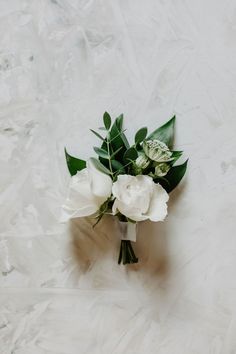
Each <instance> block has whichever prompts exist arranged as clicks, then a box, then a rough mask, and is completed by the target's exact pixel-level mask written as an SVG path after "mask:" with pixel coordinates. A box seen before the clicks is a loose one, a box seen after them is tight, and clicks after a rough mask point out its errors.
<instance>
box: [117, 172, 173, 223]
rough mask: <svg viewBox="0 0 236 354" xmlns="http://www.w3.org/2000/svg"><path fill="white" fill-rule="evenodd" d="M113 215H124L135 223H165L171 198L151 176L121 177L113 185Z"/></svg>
mask: <svg viewBox="0 0 236 354" xmlns="http://www.w3.org/2000/svg"><path fill="white" fill-rule="evenodd" d="M112 193H113V195H114V197H115V198H116V199H115V202H114V204H113V214H116V213H117V212H120V213H122V214H123V215H125V216H127V217H128V218H130V219H132V220H134V221H142V220H147V219H150V220H152V221H163V220H164V219H165V217H166V215H167V204H166V203H167V201H168V199H169V196H168V194H167V192H166V191H165V189H164V188H162V186H161V185H160V184H156V183H154V182H153V180H152V178H151V177H149V176H144V175H139V176H131V175H120V176H118V179H117V181H116V182H115V183H114V184H113V187H112Z"/></svg>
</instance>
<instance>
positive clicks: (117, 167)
mask: <svg viewBox="0 0 236 354" xmlns="http://www.w3.org/2000/svg"><path fill="white" fill-rule="evenodd" d="M111 164H112V167H113V168H114V169H115V170H116V171H117V170H121V171H123V170H124V166H123V165H122V164H121V163H120V162H119V161H117V160H112V161H111Z"/></svg>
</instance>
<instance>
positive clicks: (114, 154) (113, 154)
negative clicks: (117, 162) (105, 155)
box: [111, 146, 122, 159]
mask: <svg viewBox="0 0 236 354" xmlns="http://www.w3.org/2000/svg"><path fill="white" fill-rule="evenodd" d="M121 149H122V146H121V147H120V148H119V149H117V150H116V151H114V152H113V153H112V155H111V159H112V158H113V157H114V156H116V155H117V154H118V152H119V151H120V150H121Z"/></svg>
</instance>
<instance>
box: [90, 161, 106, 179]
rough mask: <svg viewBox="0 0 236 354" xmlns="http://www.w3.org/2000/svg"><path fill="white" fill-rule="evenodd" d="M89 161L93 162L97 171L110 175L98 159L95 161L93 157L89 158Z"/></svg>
mask: <svg viewBox="0 0 236 354" xmlns="http://www.w3.org/2000/svg"><path fill="white" fill-rule="evenodd" d="M90 159H91V160H92V161H93V164H94V166H95V167H96V168H97V170H98V171H100V172H103V173H106V174H107V175H110V174H111V171H110V170H108V168H106V167H105V166H104V165H103V164H102V163H101V162H100V161H99V160H98V159H96V158H95V157H90Z"/></svg>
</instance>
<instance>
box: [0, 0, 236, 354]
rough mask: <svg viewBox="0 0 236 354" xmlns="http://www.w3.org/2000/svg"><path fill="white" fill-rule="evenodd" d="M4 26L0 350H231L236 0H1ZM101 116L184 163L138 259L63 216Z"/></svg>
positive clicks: (235, 319) (103, 230) (146, 231)
mask: <svg viewBox="0 0 236 354" xmlns="http://www.w3.org/2000/svg"><path fill="white" fill-rule="evenodd" d="M0 34H1V35H0V163H1V169H0V191H1V197H0V221H1V222H0V271H1V272H0V354H82V353H85V354H87V353H89V354H93V353H94V354H110V353H116V354H121V353H128V354H132V353H135V354H146V353H148V354H157V353H158V354H234V353H236V336H235V333H236V235H235V211H236V199H235V192H236V183H235V182H236V175H235V170H236V153H235V151H236V138H235V136H236V86H235V82H236V1H234V0H226V1H221V0H198V1H194V0H189V1H186V0H179V1H176V0H172V1H170V0H166V1H164V0H146V1H141V0H138V1H131V0H127V1H124V0H120V1H118V0H113V1H108V0H107V1H106V0H87V1H85V0H51V1H50V0H11V1H7V0H0ZM105 110H108V111H109V112H111V114H112V116H113V117H115V116H116V115H118V114H120V113H121V112H123V113H124V114H125V118H126V128H127V134H128V136H129V137H131V136H132V135H133V133H134V131H135V130H136V129H137V128H138V127H139V126H143V125H148V126H149V127H150V130H151V129H153V128H155V127H156V126H157V125H159V124H161V123H162V122H164V121H166V120H167V119H168V118H170V117H171V116H172V114H173V113H175V114H176V115H177V129H176V148H177V149H184V150H185V156H186V157H190V163H189V170H188V174H187V177H186V179H185V181H184V182H183V183H181V185H180V186H179V187H178V189H177V190H176V191H174V192H173V193H172V195H171V200H170V203H169V216H168V219H167V220H166V222H165V223H158V224H151V223H148V222H147V223H143V224H142V225H141V228H140V232H139V235H138V240H137V243H136V245H135V246H136V248H135V249H136V252H137V254H138V255H139V257H140V264H139V265H137V266H136V267H133V268H132V267H131V268H129V267H127V268H125V267H123V266H118V265H117V255H118V247H119V245H118V243H119V242H118V240H117V239H116V237H115V236H114V233H113V223H112V220H111V219H105V220H104V221H103V222H102V223H101V224H100V225H99V226H98V227H97V229H95V230H93V229H92V228H91V222H90V220H86V219H84V220H76V221H74V222H73V223H71V224H69V225H63V224H60V223H59V222H58V219H59V215H60V205H61V203H62V201H63V199H64V197H65V194H66V186H67V184H68V181H69V175H68V172H67V169H66V166H65V160H64V152H63V148H64V146H67V148H68V151H70V152H71V154H74V155H78V156H81V157H84V158H87V157H89V156H90V155H91V154H93V151H92V146H93V145H95V144H96V137H94V136H93V135H92V134H90V133H89V128H96V127H97V126H99V125H100V122H101V116H102V113H103V112H104V111H105Z"/></svg>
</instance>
